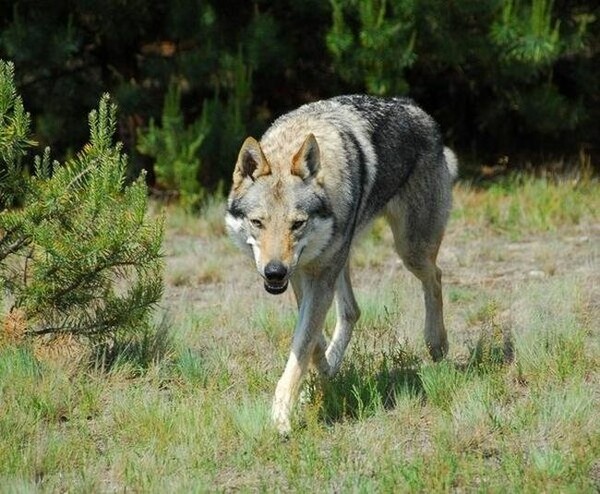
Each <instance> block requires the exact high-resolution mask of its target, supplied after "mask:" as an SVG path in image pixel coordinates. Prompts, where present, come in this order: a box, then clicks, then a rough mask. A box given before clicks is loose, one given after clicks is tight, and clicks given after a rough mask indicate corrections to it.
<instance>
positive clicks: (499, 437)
mask: <svg viewBox="0 0 600 494" xmlns="http://www.w3.org/2000/svg"><path fill="white" fill-rule="evenodd" d="M598 196H600V194H598V186H597V185H596V184H594V183H593V182H592V181H589V182H585V183H582V182H579V183H578V184H574V183H570V182H561V183H554V182H551V181H549V180H541V181H535V180H533V179H526V180H525V181H521V182H518V181H515V182H511V183H506V184H501V185H497V186H496V188H495V189H494V187H492V189H491V190H484V189H476V188H474V187H472V186H465V185H459V186H458V187H457V193H456V201H455V203H456V210H455V213H453V218H452V221H451V224H450V232H449V237H450V238H451V239H455V238H457V239H458V240H457V241H460V242H462V244H461V246H462V248H464V249H468V248H469V246H470V242H471V239H472V238H474V237H475V238H478V239H479V238H482V237H485V238H492V239H495V240H494V241H497V242H498V243H499V244H502V242H509V241H510V242H512V241H513V240H512V239H514V238H515V237H519V236H520V235H535V234H539V233H542V232H548V231H549V232H553V231H554V232H556V233H557V235H560V234H561V232H562V231H563V230H564V229H571V228H573V227H584V228H591V226H592V225H593V224H594V223H595V222H596V221H597V220H598V217H597V215H598V211H599V210H600V205H599V204H598V201H599V199H598ZM554 201H558V202H557V204H555V203H554ZM211 207H214V210H211V211H212V212H210V213H207V217H201V218H197V217H188V216H185V215H180V213H179V212H177V211H175V217H171V213H172V212H169V218H168V224H169V225H170V226H169V232H170V233H169V235H170V237H169V238H168V239H167V249H168V253H169V256H170V262H171V264H169V266H172V267H174V268H176V269H175V271H174V272H173V273H171V274H169V273H167V280H168V282H169V289H168V291H167V298H166V299H165V301H164V302H163V304H162V306H161V308H160V314H159V315H158V316H157V321H158V323H157V326H158V328H159V330H158V331H157V332H156V333H149V334H148V335H146V337H145V339H142V340H140V341H136V342H127V341H121V342H117V344H114V343H113V344H111V345H107V346H105V347H99V348H95V349H93V351H91V353H90V356H89V358H87V359H85V360H84V361H82V362H78V363H77V365H76V366H70V365H55V362H53V361H52V360H39V359H38V358H36V354H35V353H34V348H33V346H32V345H30V344H29V343H27V342H25V343H21V344H18V345H15V344H8V343H7V342H6V341H4V342H2V340H1V339H0V438H1V440H0V491H3V492H37V491H40V492H62V491H69V492H115V491H119V492H121V491H134V492H205V491H236V490H240V491H243V492H247V491H250V492H255V491H259V492H262V491H307V492H331V491H335V492H415V491H420V492H447V491H469V492H470V491H475V492H500V491H507V492H595V491H596V490H597V489H598V486H599V485H600V484H599V482H600V479H599V476H600V475H599V473H600V466H599V463H598V458H600V429H599V428H598V425H597V424H598V419H597V417H598V409H600V395H599V394H598V389H600V388H599V387H600V370H599V369H600V343H599V342H600V327H599V325H598V317H600V313H599V312H598V307H599V306H598V304H597V302H596V300H597V297H598V289H597V284H596V285H595V283H594V278H593V277H594V276H596V274H597V273H598V271H597V268H596V267H595V266H596V265H597V264H596V263H597V262H598V259H597V255H598V251H597V249H596V250H594V248H593V246H592V244H591V242H590V243H589V244H585V245H586V246H587V247H586V248H587V251H586V254H585V255H586V256H587V258H586V259H583V260H581V262H580V264H579V265H580V266H581V269H579V270H572V271H565V270H561V269H558V270H557V271H556V272H555V273H554V274H553V275H552V276H551V277H548V278H540V279H523V278H516V279H514V280H512V281H510V282H503V283H489V282H486V281H481V280H482V279H484V278H485V275H486V273H483V272H479V271H478V270H481V268H478V267H477V263H478V257H477V256H475V255H474V256H473V257H472V258H469V259H468V262H466V263H465V264H466V267H468V266H471V265H472V266H473V267H472V269H473V272H474V273H475V276H474V278H473V280H475V281H471V282H470V283H461V282H460V280H458V281H454V282H453V283H448V284H446V286H445V309H446V325H447V328H448V333H449V338H450V342H451V353H450V356H449V358H448V359H447V360H446V361H444V362H441V363H439V364H434V363H432V362H431V361H430V359H429V357H428V356H427V351H426V349H425V347H424V344H423V340H422V327H423V300H422V292H421V288H420V285H419V283H418V281H416V280H415V279H414V277H412V275H410V274H409V273H407V272H406V270H404V269H403V268H402V266H401V265H399V264H398V263H397V261H396V257H395V254H394V252H393V248H392V245H391V242H390V241H391V237H390V236H389V233H388V232H387V230H386V229H385V224H384V223H382V224H379V223H376V225H375V232H374V233H372V234H367V236H366V238H365V239H364V241H363V242H362V243H359V244H357V246H356V248H355V249H356V258H357V260H356V262H355V263H354V264H353V276H354V279H355V281H356V282H355V286H356V295H357V299H358V302H359V305H360V307H361V311H362V316H361V319H360V321H359V323H358V324H357V327H356V330H355V335H354V339H353V341H352V343H351V345H350V348H349V351H348V355H347V358H346V359H345V361H344V363H343V365H342V368H341V370H340V373H339V374H338V375H337V376H336V377H335V378H333V379H332V380H322V379H321V378H319V377H317V376H314V375H313V376H311V377H310V378H309V380H308V382H307V386H306V387H305V393H304V396H303V398H304V401H303V403H302V404H301V405H300V406H299V407H298V408H297V411H296V412H295V414H294V420H293V422H294V425H295V428H294V431H293V433H292V434H291V436H290V437H289V438H288V439H287V440H283V439H281V438H280V437H279V436H278V435H277V433H276V432H275V431H274V430H273V427H272V426H271V422H270V406H271V399H272V392H273V389H274V387H275V384H276V382H277V379H278V378H279V375H280V372H281V371H282V368H283V365H284V363H285V359H286V358H287V353H288V351H289V345H290V339H291V335H292V331H293V326H294V324H295V321H296V308H295V302H294V299H293V296H292V294H291V293H286V294H284V295H282V296H280V297H271V296H269V295H268V294H266V293H265V292H264V290H263V289H262V286H261V283H260V280H257V279H256V273H255V271H254V268H253V267H252V266H250V265H247V264H248V260H247V259H244V258H243V257H242V255H241V254H239V253H237V252H236V251H235V250H233V249H230V248H229V247H228V243H227V240H226V239H225V238H224V237H223V231H222V223H221V222H220V221H221V219H220V218H219V214H221V213H220V212H219V213H217V211H222V209H220V208H221V206H220V205H218V204H215V205H213V206H211ZM511 211H512V212H511ZM530 213H531V214H530ZM178 215H179V216H178ZM220 228H221V230H219V229H220ZM462 233H465V235H466V239H465V238H462V236H461V235H462ZM499 250H501V249H499ZM550 255H552V256H553V255H554V254H553V253H547V252H537V253H535V254H532V256H534V257H535V256H537V258H539V259H542V260H543V259H545V258H546V257H547V256H550ZM501 257H502V256H501V252H500V253H497V254H496V262H510V258H509V257H508V258H504V257H502V258H501ZM457 263H458V265H459V267H460V268H461V269H465V266H460V264H459V263H460V260H459V261H457ZM443 268H444V269H445V272H448V271H450V272H451V271H452V269H448V268H447V266H443ZM209 271H214V273H215V275H214V276H213V275H211V276H209V277H207V278H206V279H205V280H203V281H199V278H198V277H199V276H200V274H201V273H203V272H209ZM595 273H596V274H595ZM178 280H179V281H178ZM181 280H183V281H181ZM334 321H335V319H334V317H333V316H332V315H329V317H328V319H327V323H326V330H327V331H331V329H332V328H333V325H334ZM57 358H60V356H58V357H57Z"/></svg>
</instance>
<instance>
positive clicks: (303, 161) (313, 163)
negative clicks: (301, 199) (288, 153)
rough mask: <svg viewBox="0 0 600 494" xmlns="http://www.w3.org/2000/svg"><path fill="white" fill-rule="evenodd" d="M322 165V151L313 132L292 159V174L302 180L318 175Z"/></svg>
mask: <svg viewBox="0 0 600 494" xmlns="http://www.w3.org/2000/svg"><path fill="white" fill-rule="evenodd" d="M320 167H321V151H320V150H319V144H317V139H316V138H315V136H314V135H313V134H308V136H307V138H306V139H305V140H304V144H302V147H301V148H300V150H299V151H298V152H297V153H296V154H295V156H294V158H293V159H292V175H297V176H299V177H300V178H301V179H302V180H306V179H307V178H308V177H311V176H314V175H316V173H317V172H318V171H319V168H320Z"/></svg>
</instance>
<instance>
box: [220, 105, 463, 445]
mask: <svg viewBox="0 0 600 494" xmlns="http://www.w3.org/2000/svg"><path fill="white" fill-rule="evenodd" d="M456 171H457V160H456V157H455V155H454V153H453V152H452V151H451V150H450V149H449V148H445V147H444V146H443V144H442V139H441V136H440V132H439V130H438V127H437V125H436V123H435V122H434V121H433V119H432V118H431V117H430V116H429V115H427V114H426V113H425V112H424V111H423V110H421V109H420V108H419V107H418V106H416V105H415V103H413V102H412V101H411V100H409V99H404V98H389V99H386V98H377V97H371V96H362V95H353V96H339V97H335V98H332V99H328V100H323V101H318V102H315V103H309V104H306V105H304V106H301V107H300V108H298V109H296V110H294V111H292V112H290V113H287V114H285V115H283V116H281V117H279V118H278V119H277V120H276V121H275V122H274V123H273V124H272V125H271V127H270V128H269V129H268V130H267V131H266V132H265V134H264V135H263V136H262V138H261V140H260V142H258V141H256V140H255V139H254V138H252V137H248V138H247V139H246V141H245V142H244V143H243V145H242V147H241V150H240V152H239V156H238V159H237V163H236V165H235V170H234V172H233V185H232V188H231V192H230V194H229V198H228V204H227V213H226V225H227V230H228V232H229V234H230V235H231V237H232V238H233V240H234V241H235V242H236V243H237V244H238V245H239V246H240V247H241V249H242V250H244V251H246V252H247V253H248V254H249V255H250V256H251V257H252V258H253V259H254V262H255V264H256V269H257V270H258V272H259V274H260V275H261V276H262V278H263V280H264V287H265V289H266V290H267V291H268V292H269V293H272V294H280V293H283V292H285V290H286V289H287V287H288V283H289V282H291V285H292V288H293V290H294V294H295V296H296V300H297V304H298V310H299V316H298V321H297V323H296V327H295V330H294V334H293V338H292V345H291V352H290V355H289V358H288V361H287V364H286V366H285V370H284V372H283V375H282V376H281V379H280V380H279V382H278V384H277V388H276V390H275V396H274V399H273V408H272V418H273V421H274V423H275V426H276V427H277V429H278V430H279V431H280V432H281V433H284V434H286V433H288V432H289V431H290V429H291V425H290V414H291V410H292V407H293V404H294V402H295V401H296V399H297V396H298V393H299V389H300V385H301V382H302V378H303V376H304V375H305V373H306V371H307V369H308V368H309V366H310V365H313V366H314V367H315V368H316V369H317V370H318V371H319V372H320V373H321V374H322V375H324V376H333V375H334V374H335V373H336V372H337V371H338V370H339V368H340V365H341V362H342V357H343V355H344V352H345V350H346V347H347V345H348V343H349V341H350V337H351V335H352V329H353V327H354V324H355V323H356V321H357V319H358V317H359V309H358V306H357V303H356V300H355V298H354V293H353V291H352V286H351V284H350V272H349V266H348V256H349V253H350V249H351V246H352V242H353V240H354V239H355V238H356V236H357V234H359V233H360V232H361V231H362V230H364V229H365V228H366V227H367V226H368V225H369V224H370V223H371V222H372V220H373V219H374V218H375V217H376V216H377V215H379V214H383V215H384V216H385V217H386V218H387V220H388V222H389V224H390V226H391V229H392V233H393V237H394V243H395V248H396V251H397V252H398V254H399V255H400V257H401V259H402V260H403V262H404V265H405V266H406V267H407V268H408V269H409V270H410V271H411V272H412V273H414V275H415V276H416V277H417V278H418V279H419V280H420V281H421V283H422V286H423V291H424V298H425V341H426V344H427V347H428V349H429V352H430V354H431V356H432V358H433V359H434V360H439V359H441V358H442V357H443V356H444V355H445V354H446V352H447V350H448V340H447V337H446V330H445V328H444V321H443V314H442V285H441V271H440V269H439V268H438V267H437V265H436V257H437V254H438V249H439V247H440V242H441V240H442V237H443V234H444V229H445V226H446V221H447V219H448V215H449V212H450V207H451V202H452V182H453V179H454V177H455V175H456ZM333 300H335V306H336V312H337V321H336V325H335V329H334V331H333V334H332V337H331V341H330V342H329V343H328V342H327V339H326V337H325V335H324V334H323V323H324V320H325V316H326V313H327V311H328V310H329V307H330V306H331V304H332V302H333Z"/></svg>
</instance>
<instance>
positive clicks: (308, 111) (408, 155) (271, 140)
mask: <svg viewBox="0 0 600 494" xmlns="http://www.w3.org/2000/svg"><path fill="white" fill-rule="evenodd" d="M310 133H312V134H314V136H315V137H316V140H317V142H318V143H319V147H320V149H321V165H322V173H323V185H324V187H325V188H326V189H327V191H328V195H329V197H330V198H331V199H332V204H333V207H334V213H335V214H336V216H337V217H338V221H339V222H340V223H342V224H351V225H353V228H351V229H350V230H351V231H349V233H350V234H351V235H352V234H354V233H355V230H356V229H358V230H360V229H362V228H364V227H365V226H366V225H367V224H369V222H370V221H371V220H372V219H373V217H374V216H375V215H377V214H378V213H380V212H381V211H382V210H383V209H384V207H385V206H386V205H387V204H388V203H389V202H390V201H391V200H392V198H397V199H398V200H399V201H401V202H403V203H407V204H408V205H409V207H419V208H421V207H422V206H424V204H421V203H423V202H427V203H429V205H430V206H431V207H432V208H433V209H434V210H435V211H436V212H437V213H439V216H440V218H439V219H440V221H441V222H442V223H445V220H446V217H447V212H448V211H449V208H450V195H449V193H448V192H447V191H448V190H449V188H450V187H449V184H450V183H451V182H452V174H451V170H450V169H449V167H448V166H447V164H446V160H445V157H444V147H443V144H442V140H441V136H440V132H439V130H438V126H437V124H436V123H435V121H434V120H433V119H432V118H431V117H430V116H429V115H427V114H426V113H425V112H424V111H423V110H421V109H420V108H419V107H418V106H416V105H415V104H414V102H413V101H412V100H410V99H407V98H378V97H373V96H365V95H352V96H339V97H336V98H332V99H328V100H323V101H318V102H315V103H310V104H307V105H304V106H301V107H300V108H298V109H296V110H294V111H292V112H290V113H288V114H285V115H283V116H282V117H280V118H279V119H277V120H276V121H275V122H274V123H273V125H272V126H271V127H270V128H269V129H268V130H267V132H266V133H265V134H264V136H263V137H262V139H261V142H260V144H261V146H262V148H263V150H264V152H265V155H266V156H267V159H269V160H270V161H271V162H272V163H277V162H281V163H287V161H289V158H290V156H293V155H294V153H295V152H296V150H297V149H298V148H299V147H300V145H301V144H302V140H303V139H304V138H305V137H306V135H308V134H310ZM414 189H417V192H418V193H417V195H416V197H412V196H413V194H412V193H411V190H414ZM424 192H425V196H426V197H427V199H425V198H424V196H423V193H424ZM432 201H433V202H434V204H432V203H431V202H432ZM434 223H438V222H437V221H435V222H434Z"/></svg>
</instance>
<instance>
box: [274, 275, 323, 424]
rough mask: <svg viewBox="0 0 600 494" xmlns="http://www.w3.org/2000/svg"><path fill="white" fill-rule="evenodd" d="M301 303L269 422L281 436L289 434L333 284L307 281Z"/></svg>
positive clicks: (317, 342) (317, 341)
mask: <svg viewBox="0 0 600 494" xmlns="http://www.w3.org/2000/svg"><path fill="white" fill-rule="evenodd" d="M303 285H305V286H303V290H302V302H301V305H300V311H299V316H298V322H297V324H296V329H295V330H294V336H293V339H292V351H291V352H290V356H289V358H288V361H287V364H286V366H285V370H284V371H283V375H282V376H281V379H279V382H278V383H277V388H276V389H275V397H274V398H273V421H274V422H275V426H276V427H277V429H278V430H279V432H280V433H282V434H287V433H289V432H290V430H291V423H290V417H291V413H292V407H293V405H294V403H295V401H296V399H297V397H298V392H299V391H300V385H301V384H302V378H303V377H304V375H305V374H306V370H307V368H308V365H309V362H310V359H311V356H312V354H313V351H314V349H315V346H316V345H317V344H319V342H320V340H319V335H320V334H321V328H322V326H323V322H324V321H325V315H326V314H327V310H328V309H329V306H330V305H331V302H332V300H333V286H332V285H333V283H328V282H324V281H322V280H310V281H307V282H306V283H304V284H303Z"/></svg>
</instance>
